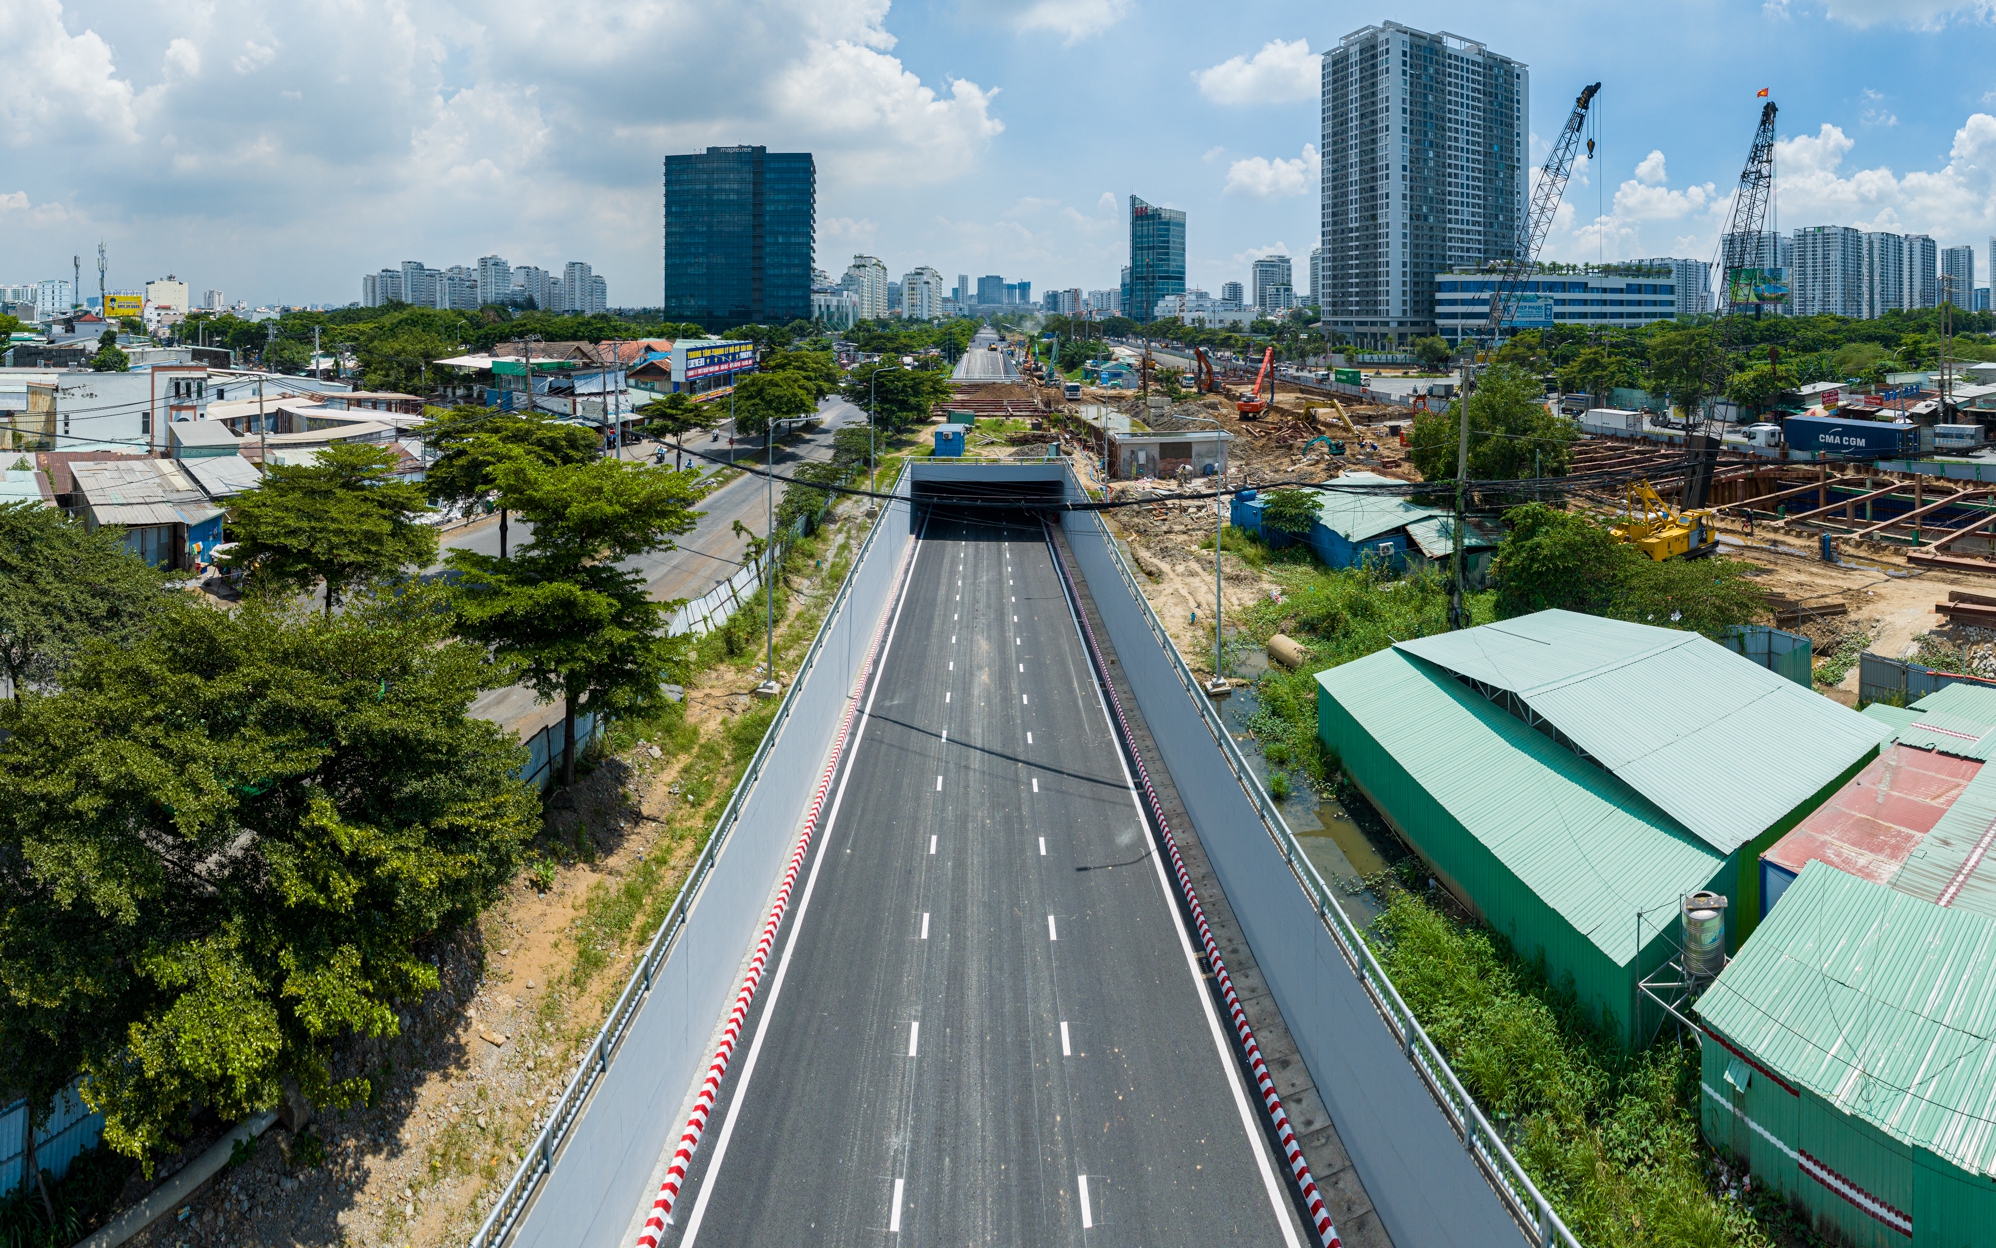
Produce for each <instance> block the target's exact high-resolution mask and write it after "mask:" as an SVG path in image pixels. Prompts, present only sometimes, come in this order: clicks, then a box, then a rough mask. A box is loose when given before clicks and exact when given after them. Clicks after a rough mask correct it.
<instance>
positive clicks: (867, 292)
mask: <svg viewBox="0 0 1996 1248" xmlns="http://www.w3.org/2000/svg"><path fill="white" fill-rule="evenodd" d="M842 285H844V286H845V288H846V289H847V290H850V291H851V292H852V293H853V297H854V298H855V299H858V300H859V315H860V319H861V320H866V321H884V320H886V319H887V308H888V304H887V266H886V265H884V264H882V263H881V262H880V261H879V260H878V259H876V258H874V257H873V256H854V257H853V258H852V263H851V264H850V265H847V266H846V276H845V281H844V282H843V283H842Z"/></svg>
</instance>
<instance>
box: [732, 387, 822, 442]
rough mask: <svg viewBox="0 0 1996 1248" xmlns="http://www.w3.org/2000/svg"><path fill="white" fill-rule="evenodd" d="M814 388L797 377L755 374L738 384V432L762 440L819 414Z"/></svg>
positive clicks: (736, 399) (736, 430)
mask: <svg viewBox="0 0 1996 1248" xmlns="http://www.w3.org/2000/svg"><path fill="white" fill-rule="evenodd" d="M811 391H812V387H811V384H810V383H809V382H807V381H804V380H801V379H800V378H798V377H797V375H796V374H793V373H751V374H749V375H748V376H746V377H744V378H742V379H741V380H740V381H738V382H736V383H735V393H734V404H735V432H736V433H737V434H738V435H741V436H745V437H751V438H753V437H759V436H761V435H762V434H764V433H767V432H769V431H770V430H771V429H772V428H773V427H775V426H776V425H777V424H778V423H779V422H781V421H785V420H799V419H801V418H803V417H805V416H809V415H810V414H811V413H812V412H815V411H817V410H818V400H817V399H816V398H814V397H813V396H812V392H811Z"/></svg>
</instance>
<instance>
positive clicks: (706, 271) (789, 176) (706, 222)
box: [665, 146, 886, 331]
mask: <svg viewBox="0 0 1996 1248" xmlns="http://www.w3.org/2000/svg"><path fill="white" fill-rule="evenodd" d="M817 197H818V173H817V166H816V164H815V163H814V162H813V161H812V159H811V154H810V153H809V152H771V151H769V150H768V149H766V148H763V147H759V146H755V147H747V146H744V147H710V148H708V149H707V150H706V151H705V152H704V153H695V154H692V155H685V156H667V157H666V158H665V319H667V320H677V321H697V322H698V323H700V324H701V325H704V326H706V327H707V329H708V330H710V331H713V330H721V329H728V328H731V327H733V326H736V325H747V324H766V325H782V324H786V323H788V322H790V321H793V320H808V319H809V318H810V316H811V255H812V245H813V243H814V242H815V241H816V238H817ZM881 293H882V295H883V296H885V294H886V291H885V288H884V284H883V289H882V292H881Z"/></svg>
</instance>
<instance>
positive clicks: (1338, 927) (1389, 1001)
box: [1095, 514, 1580, 1248]
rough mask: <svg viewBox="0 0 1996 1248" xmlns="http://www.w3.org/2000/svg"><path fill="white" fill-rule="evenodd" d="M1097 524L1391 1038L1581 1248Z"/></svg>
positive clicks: (1548, 1229)
mask: <svg viewBox="0 0 1996 1248" xmlns="http://www.w3.org/2000/svg"><path fill="white" fill-rule="evenodd" d="M1095 522H1096V524H1097V525H1098V526H1100V527H1101V529H1102V537H1103V539H1104V540H1105V541H1106V542H1107V543H1108V545H1109V550H1110V552H1111V553H1112V554H1113V555H1114V556H1115V561H1116V570H1117V572H1118V573H1119V574H1121V576H1122V578H1123V582H1124V584H1125V585H1126V586H1127V587H1128V589H1129V591H1130V595H1131V597H1133V598H1135V599H1136V600H1137V605H1138V607H1139V608H1140V609H1141V610H1142V611H1143V616H1144V619H1145V621H1146V622H1147V623H1148V624H1149V625H1150V630H1151V633H1152V634H1153V635H1154V636H1155V637H1156V638H1157V642H1158V645H1159V646H1160V647H1162V648H1163V650H1164V652H1165V654H1167V655H1169V656H1170V658H1171V664H1172V667H1173V669H1174V670H1175V671H1176V672H1177V673H1178V680H1179V683H1180V684H1182V685H1183V686H1184V687H1185V691H1186V693H1187V695H1188V696H1190V697H1191V699H1192V701H1193V702H1194V703H1195V704H1197V705H1198V707H1199V713H1200V715H1201V716H1202V717H1203V719H1204V721H1205V724H1206V730H1207V731H1208V732H1210V733H1212V734H1213V737H1214V738H1215V739H1216V740H1217V741H1218V742H1219V743H1220V749H1221V752H1222V753H1224V754H1225V755H1226V759H1227V764H1228V766H1230V767H1231V768H1233V772H1234V777H1235V779H1237V780H1238V781H1239V782H1240V785H1241V787H1242V788H1243V789H1245V790H1246V791H1247V795H1248V797H1249V798H1250V799H1252V800H1253V801H1254V803H1255V806H1256V808H1257V809H1258V810H1260V812H1261V818H1262V823H1263V824H1264V825H1265V826H1266V827H1267V828H1268V830H1269V834H1270V835H1271V836H1273V837H1274V838H1275V844H1276V847H1277V848H1278V849H1280V850H1281V851H1282V856H1283V857H1284V858H1285V859H1287V860H1288V862H1289V869H1290V870H1291V871H1293V872H1294V873H1295V875H1296V878H1297V880H1298V881H1299V882H1300V883H1301V884H1302V885H1303V889H1304V891H1305V892H1307V893H1308V894H1310V898H1311V900H1312V902H1313V903H1314V904H1315V905H1316V909H1317V915H1318V917H1319V918H1320V919H1322V920H1323V922H1324V926H1325V927H1326V928H1328V929H1329V930H1330V933H1331V936H1332V937H1333V939H1335V940H1336V941H1337V943H1338V947H1339V948H1340V949H1341V950H1342V951H1343V952H1344V955H1345V961H1346V962H1348V963H1349V964H1350V965H1351V969H1352V972H1353V973H1354V974H1355V975H1357V976H1358V980H1359V983H1361V984H1362V985H1364V987H1365V990H1366V992H1367V993H1368V994H1369V995H1370V996H1371V997H1372V1000H1373V1004H1374V1005H1375V1006H1376V1007H1377V1008H1378V1010H1379V1012H1380V1015H1381V1016H1382V1017H1384V1018H1385V1020H1386V1024H1387V1026H1388V1027H1390V1028H1392V1030H1393V1033H1394V1036H1395V1037H1396V1038H1397V1039H1398V1040H1399V1042H1400V1051H1401V1052H1402V1053H1403V1054H1405V1055H1406V1057H1407V1060H1408V1061H1409V1062H1411V1063H1412V1064H1413V1066H1414V1069H1415V1070H1416V1071H1418V1072H1419V1073H1420V1075H1421V1079H1422V1081H1423V1082H1425V1083H1426V1084H1427V1085H1428V1091H1429V1092H1430V1093H1431V1094H1433V1096H1434V1098H1435V1101H1436V1103H1437V1104H1439V1105H1440V1106H1441V1108H1442V1111H1443V1112H1444V1113H1445V1114H1446V1115H1447V1116H1448V1118H1449V1121H1450V1123H1451V1125H1453V1126H1454V1127H1455V1130H1456V1134H1457V1135H1459V1136H1461V1137H1462V1141H1463V1146H1464V1147H1465V1148H1467V1149H1468V1150H1469V1152H1470V1154H1471V1155H1472V1156H1474V1157H1475V1158H1476V1159H1477V1161H1478V1162H1479V1163H1480V1164H1481V1165H1482V1167H1483V1169H1484V1172H1485V1173H1486V1174H1488V1175H1489V1176H1491V1178H1492V1179H1493V1180H1494V1183H1493V1186H1495V1187H1496V1189H1497V1191H1498V1192H1499V1193H1500V1194H1501V1195H1502V1196H1503V1197H1504V1199H1505V1202H1506V1203H1507V1204H1509V1205H1510V1207H1511V1212H1512V1214H1513V1216H1515V1217H1516V1218H1517V1219H1518V1221H1519V1222H1520V1223H1522V1224H1523V1225H1524V1226H1526V1227H1528V1228H1530V1229H1531V1230H1532V1231H1533V1233H1535V1234H1536V1235H1537V1237H1538V1238H1537V1240H1536V1242H1537V1243H1538V1244H1539V1245H1540V1246H1541V1248H1550V1246H1551V1245H1553V1244H1555V1243H1557V1244H1560V1245H1563V1246H1564V1248H1580V1242H1579V1241H1578V1240H1576V1239H1575V1238H1574V1237H1573V1232H1571V1231H1569V1230H1568V1229H1567V1228H1566V1224H1565V1223H1564V1222H1562V1221H1561V1220H1560V1217H1559V1215H1558V1214H1557V1213H1555V1212H1553V1208H1552V1203H1551V1202H1550V1201H1548V1200H1547V1199H1546V1198H1545V1196H1544V1195H1543V1194H1542V1193H1541V1192H1540V1191H1539V1189H1538V1186H1537V1185H1536V1184H1535V1183H1533V1182H1532V1180H1531V1176H1530V1175H1527V1174H1526V1173H1525V1171H1524V1167H1522V1166H1520V1165H1519V1164H1518V1161H1517V1158H1515V1157H1513V1156H1512V1155H1511V1150H1510V1149H1509V1148H1506V1147H1505V1145H1504V1141H1503V1139H1502V1138H1501V1137H1500V1136H1499V1135H1498V1133H1497V1129H1496V1128H1495V1127H1493V1126H1492V1125H1491V1124H1490V1120H1489V1119H1488V1118H1485V1117H1484V1116H1483V1111H1482V1110H1481V1109H1479V1108H1478V1107H1477V1104H1476V1100H1475V1098H1474V1097H1472V1096H1470V1094H1469V1092H1468V1090H1467V1089H1465V1088H1464V1087H1463V1086H1462V1081H1461V1080H1460V1079H1458V1078H1456V1074H1455V1071H1454V1070H1453V1069H1452V1068H1450V1066H1449V1064H1448V1059H1447V1058H1446V1057H1444V1056H1443V1055H1442V1052H1441V1050H1440V1049H1439V1048H1437V1047H1436V1046H1435V1043H1434V1041H1433V1040H1431V1039H1429V1038H1428V1033H1427V1032H1426V1031H1425V1030H1424V1029H1423V1028H1422V1027H1421V1024H1420V1021H1419V1020H1418V1019H1416V1018H1415V1017H1414V1012H1413V1011H1412V1010H1411V1009H1409V1008H1408V1007H1407V1003H1406V1002H1405V1001H1403V1000H1401V999H1400V992H1399V990H1398V989H1397V988H1395V987H1394V986H1393V981H1392V979H1391V978H1390V977H1389V976H1388V975H1387V974H1386V968H1384V967H1382V966H1381V965H1379V960H1378V959H1377V958H1375V957H1374V956H1373V953H1372V950H1371V949H1370V948H1369V947H1368V946H1367V945H1366V943H1365V938H1364V936H1363V935H1362V934H1361V933H1360V932H1359V929H1358V926H1357V925H1356V924H1354V923H1353V922H1352V921H1351V919H1350V917H1349V916H1347V915H1346V914H1345V912H1344V907H1343V906H1341V905H1339V904H1338V900H1337V897H1336V895H1335V894H1334V893H1332V892H1331V889H1330V886H1329V885H1327V884H1326V883H1325V882H1324V878H1323V876H1322V875H1320V874H1319V873H1318V871H1317V867H1316V864H1315V863H1313V862H1311V861H1310V859H1309V856H1308V855H1306V854H1305V853H1304V852H1303V848H1302V846H1300V845H1298V844H1297V843H1296V834H1295V833H1293V832H1291V831H1290V830H1289V824H1288V822H1287V821H1286V820H1285V819H1283V817H1282V812H1281V811H1280V810H1279V809H1277V807H1276V805H1275V803H1274V801H1272V800H1271V799H1270V798H1269V796H1268V793H1267V791H1266V790H1264V789H1263V788H1262V787H1261V781H1260V780H1259V779H1258V778H1257V777H1256V775H1255V771H1254V768H1253V767H1252V766H1250V765H1249V764H1248V761H1247V758H1246V757H1245V756H1244V755H1242V753H1241V750H1240V747H1239V746H1238V745H1236V744H1235V743H1234V738H1233V734H1231V733H1229V732H1228V731H1227V726H1226V723H1225V721H1224V720H1222V719H1221V718H1220V713H1219V711H1218V710H1217V709H1216V708H1215V707H1214V705H1213V702H1212V699H1210V698H1208V697H1207V696H1206V694H1205V692H1204V690H1203V689H1202V688H1201V687H1200V684H1199V681H1198V678H1197V677H1195V676H1193V674H1192V669H1191V668H1190V667H1188V666H1186V663H1185V658H1184V656H1183V655H1181V654H1179V652H1178V646H1177V644H1176V643H1175V642H1173V641H1172V640H1171V634H1170V633H1168V632H1166V631H1165V628H1164V625H1163V623H1162V622H1161V621H1160V620H1159V619H1158V618H1157V614H1156V613H1155V612H1154V611H1152V610H1151V606H1150V600H1149V599H1148V598H1146V597H1145V596H1144V593H1143V589H1142V587H1141V583H1140V582H1138V580H1137V579H1136V578H1135V577H1134V576H1133V575H1131V573H1130V568H1129V564H1128V562H1127V561H1126V560H1125V559H1124V558H1123V551H1122V547H1121V546H1120V545H1118V544H1117V542H1116V539H1115V535H1114V534H1112V533H1110V532H1109V531H1108V527H1107V526H1106V525H1103V524H1102V518H1101V516H1100V515H1099V514H1098V515H1096V517H1095Z"/></svg>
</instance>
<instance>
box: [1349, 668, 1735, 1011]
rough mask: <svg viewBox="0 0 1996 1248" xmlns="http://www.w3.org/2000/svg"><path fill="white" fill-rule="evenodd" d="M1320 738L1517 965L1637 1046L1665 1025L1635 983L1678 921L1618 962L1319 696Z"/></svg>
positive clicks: (1727, 873) (1721, 878) (1727, 868)
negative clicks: (1569, 993) (1504, 943)
mask: <svg viewBox="0 0 1996 1248" xmlns="http://www.w3.org/2000/svg"><path fill="white" fill-rule="evenodd" d="M1317 731H1318V735H1319V736H1320V737H1321V738H1322V739H1323V741H1324V743H1325V744H1326V745H1329V746H1330V747H1331V748H1332V749H1335V750H1336V751H1337V752H1338V756H1339V757H1340V758H1341V759H1343V760H1344V765H1345V767H1344V769H1345V774H1346V775H1348V776H1350V777H1352V778H1353V781H1354V783H1356V784H1358V786H1359V789H1360V791H1361V792H1363V793H1364V794H1365V796H1366V799H1367V800H1368V801H1370V802H1371V803H1372V805H1373V806H1374V808H1375V809H1377V810H1378V811H1379V813H1380V814H1381V815H1382V816H1384V817H1385V818H1386V820H1387V821H1388V822H1389V823H1391V824H1392V825H1393V826H1394V829H1395V830H1396V831H1397V832H1398V833H1399V834H1400V835H1401V837H1402V838H1403V839H1405V840H1406V841H1407V842H1408V843H1409V844H1411V845H1412V846H1413V847H1414V848H1415V850H1416V851H1417V852H1418V853H1419V854H1420V855H1421V857H1422V859H1423V861H1425V862H1426V863H1427V864H1428V865H1429V867H1430V868H1431V869H1432V870H1434V871H1435V872H1436V873H1437V875H1438V876H1439V877H1440V878H1441V882H1442V883H1443V884H1444V885H1445V886H1446V887H1447V888H1448V889H1449V890H1450V891H1451V892H1453V893H1454V894H1456V896H1458V897H1460V898H1463V899H1465V900H1467V901H1468V902H1469V903H1470V904H1471V905H1473V906H1475V907H1477V908H1478V909H1479V910H1480V911H1481V914H1480V916H1479V917H1481V918H1482V919H1483V920H1484V921H1485V922H1486V923H1488V924H1489V925H1490V926H1491V927H1492V928H1493V929H1495V930H1496V931H1498V932H1499V933H1501V934H1502V935H1503V936H1504V937H1505V938H1506V939H1507V940H1509V941H1510V942H1511V944H1512V946H1513V947H1514V948H1515V949H1516V950H1517V951H1518V953H1519V955H1520V956H1521V957H1524V958H1526V959H1528V960H1530V959H1534V958H1537V957H1539V956H1541V955H1543V957H1544V958H1545V964H1546V969H1547V972H1548V973H1549V974H1550V976H1551V978H1552V979H1553V980H1554V981H1555V982H1557V981H1558V980H1559V979H1560V978H1561V977H1562V976H1565V975H1571V976H1572V977H1573V987H1574V991H1575V993H1576V994H1577V995H1578V998H1579V1001H1580V1004H1581V1006H1582V1008H1583V1009H1585V1010H1586V1011H1587V1012H1588V1013H1589V1015H1590V1016H1592V1017H1593V1018H1594V1020H1595V1021H1596V1022H1597V1023H1599V1024H1600V1025H1601V1026H1602V1027H1603V1029H1604V1030H1607V1031H1609V1032H1610V1033H1611V1034H1614V1035H1617V1036H1619V1037H1621V1039H1622V1041H1623V1043H1625V1044H1629V1045H1632V1046H1633V1045H1637V1044H1641V1043H1643V1042H1644V1041H1645V1040H1647V1039H1648V1037H1649V1035H1650V1034H1651V1030H1652V1029H1653V1028H1654V1027H1655V1026H1657V1025H1658V1024H1659V1023H1660V1022H1661V1017H1660V1012H1651V1011H1646V1010H1641V1009H1639V1008H1637V1004H1636V1002H1637V993H1636V983H1637V981H1638V980H1639V979H1640V978H1641V975H1642V973H1643V972H1645V971H1647V970H1648V969H1651V968H1654V967H1656V966H1660V965H1662V964H1663V963H1664V962H1665V961H1666V960H1668V959H1669V957H1670V956H1671V955H1672V954H1673V953H1675V952H1676V936H1675V932H1676V922H1675V916H1671V922H1670V923H1669V924H1668V925H1666V926H1664V927H1662V928H1660V929H1658V930H1656V931H1655V933H1654V934H1653V935H1648V936H1647V939H1646V940H1645V941H1644V943H1643V948H1642V952H1641V956H1640V957H1639V958H1638V959H1637V961H1636V963H1635V964H1632V965H1624V964H1621V963H1618V962H1616V961H1615V960H1614V959H1613V958H1611V957H1609V956H1608V955H1607V954H1606V953H1604V952H1602V950H1601V948H1600V947H1599V946H1598V945H1596V944H1595V943H1594V942H1593V941H1592V940H1590V939H1589V938H1588V937H1587V936H1586V935H1585V934H1583V933H1581V932H1579V931H1577V930H1575V928H1574V927H1573V925H1572V924H1571V923H1569V922H1568V921H1567V920H1566V918H1565V917H1564V916H1562V915H1561V914H1560V913H1559V912H1558V911H1556V910H1554V909H1553V908H1552V907H1551V906H1549V905H1547V904H1546V903H1545V902H1544V901H1543V900H1541V899H1540V898H1539V896H1538V894H1537V893H1535V892H1533V891H1532V890H1531V889H1530V888H1528V887H1527V886H1526V885H1525V884H1524V883H1523V882H1522V881H1521V880H1519V879H1518V877H1517V876H1516V875H1514V874H1512V873H1511V871H1510V869H1509V868H1507V867H1506V866H1505V865H1504V864H1503V863H1502V862H1501V861H1499V860H1498V858H1497V856H1496V855H1495V854H1493V853H1491V852H1490V849H1489V848H1488V847H1487V846H1486V845H1484V844H1483V842H1482V841H1480V840H1478V839H1477V838H1476V837H1475V836H1474V835H1472V834H1471V833H1470V832H1469V830H1468V829H1467V828H1465V827H1463V826H1462V824H1461V823H1460V822H1458V821H1457V820H1456V819H1455V817H1454V816H1452V815H1450V814H1449V813H1448V811H1446V810H1445V809H1443V808H1442V806H1441V804H1440V803H1439V802H1437V801H1435V799H1434V798H1433V796H1432V795H1430V794H1429V793H1428V791H1427V789H1426V788H1424V787H1423V786H1422V785H1421V784H1420V783H1419V782H1418V781H1416V780H1415V779H1414V778H1413V777H1412V776H1410V775H1409V774H1407V771H1406V769H1405V768H1403V767H1401V766H1400V764H1399V762H1398V761H1397V760H1395V759H1394V757H1393V756H1392V754H1390V753H1389V752H1388V751H1387V750H1386V748H1385V747H1384V746H1382V745H1381V744H1380V743H1379V742H1378V741H1377V740H1376V739H1374V738H1373V736H1372V735H1371V734H1370V733H1368V732H1367V731H1365V729H1364V728H1363V727H1361V726H1360V725H1359V723H1358V722H1357V721H1356V720H1355V719H1353V718H1352V716H1351V714H1350V713H1349V712H1347V711H1346V710H1345V709H1344V707H1342V706H1341V705H1339V704H1338V702H1337V700H1336V699H1335V698H1333V697H1331V696H1330V695H1329V693H1327V692H1325V691H1324V690H1323V689H1321V688H1319V690H1318V692H1317ZM1360 777H1363V779H1362V780H1361V779H1360ZM1733 874H1734V865H1733V860H1732V859H1728V860H1727V862H1726V864H1725V865H1724V866H1722V867H1721V868H1720V873H1719V875H1718V876H1717V877H1716V878H1715V880H1714V881H1713V885H1712V886H1715V887H1721V886H1723V884H1724V882H1725V881H1727V880H1729V879H1731V878H1732V875H1733ZM1631 922H1632V924H1633V920H1631ZM1647 931H1648V929H1646V934H1647ZM1639 968H1640V969H1639Z"/></svg>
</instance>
